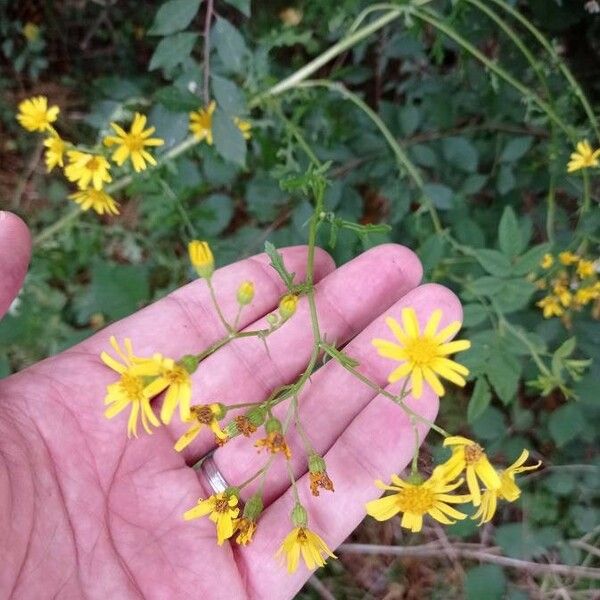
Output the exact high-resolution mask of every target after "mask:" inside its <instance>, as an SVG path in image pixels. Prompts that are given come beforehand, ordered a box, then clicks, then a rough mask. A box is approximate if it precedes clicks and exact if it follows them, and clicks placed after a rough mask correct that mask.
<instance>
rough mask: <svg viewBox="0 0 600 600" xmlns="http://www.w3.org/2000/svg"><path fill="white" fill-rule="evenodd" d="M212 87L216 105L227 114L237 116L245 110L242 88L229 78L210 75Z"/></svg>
mask: <svg viewBox="0 0 600 600" xmlns="http://www.w3.org/2000/svg"><path fill="white" fill-rule="evenodd" d="M212 89H213V93H214V95H215V100H216V102H217V106H219V108H222V109H223V110H224V111H225V112H226V113H227V114H228V115H230V116H232V117H239V116H240V115H242V114H243V113H244V112H246V100H245V98H244V94H242V90H240V88H239V87H238V86H237V85H236V84H235V83H234V82H233V81H231V80H230V79H225V77H219V76H218V75H213V76H212Z"/></svg>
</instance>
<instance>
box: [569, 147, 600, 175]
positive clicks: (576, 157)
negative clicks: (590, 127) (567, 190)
mask: <svg viewBox="0 0 600 600" xmlns="http://www.w3.org/2000/svg"><path fill="white" fill-rule="evenodd" d="M599 156H600V149H598V150H593V149H592V147H591V146H590V143H589V142H588V141H587V140H583V141H581V142H579V143H578V144H577V146H576V147H575V152H573V153H572V154H571V160H570V161H569V162H568V164H567V172H568V173H573V172H574V171H579V170H580V169H588V168H590V167H597V166H598V157H599Z"/></svg>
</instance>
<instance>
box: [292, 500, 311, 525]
mask: <svg viewBox="0 0 600 600" xmlns="http://www.w3.org/2000/svg"><path fill="white" fill-rule="evenodd" d="M292 523H293V524H294V527H306V526H307V525H308V514H307V513H306V509H305V508H304V506H302V504H299V503H297V504H296V506H294V509H293V510H292Z"/></svg>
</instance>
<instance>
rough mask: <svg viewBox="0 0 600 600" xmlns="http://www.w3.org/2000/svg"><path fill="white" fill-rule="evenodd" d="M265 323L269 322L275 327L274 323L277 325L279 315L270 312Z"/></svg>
mask: <svg viewBox="0 0 600 600" xmlns="http://www.w3.org/2000/svg"><path fill="white" fill-rule="evenodd" d="M267 323H268V324H269V326H270V327H275V325H277V323H279V316H277V315H276V314H275V313H271V314H270V315H267Z"/></svg>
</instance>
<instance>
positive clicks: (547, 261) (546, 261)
mask: <svg viewBox="0 0 600 600" xmlns="http://www.w3.org/2000/svg"><path fill="white" fill-rule="evenodd" d="M553 264H554V258H553V256H552V254H548V253H546V254H544V258H542V260H541V261H540V267H542V269H549V268H550V267H551V266H552V265H553Z"/></svg>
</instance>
